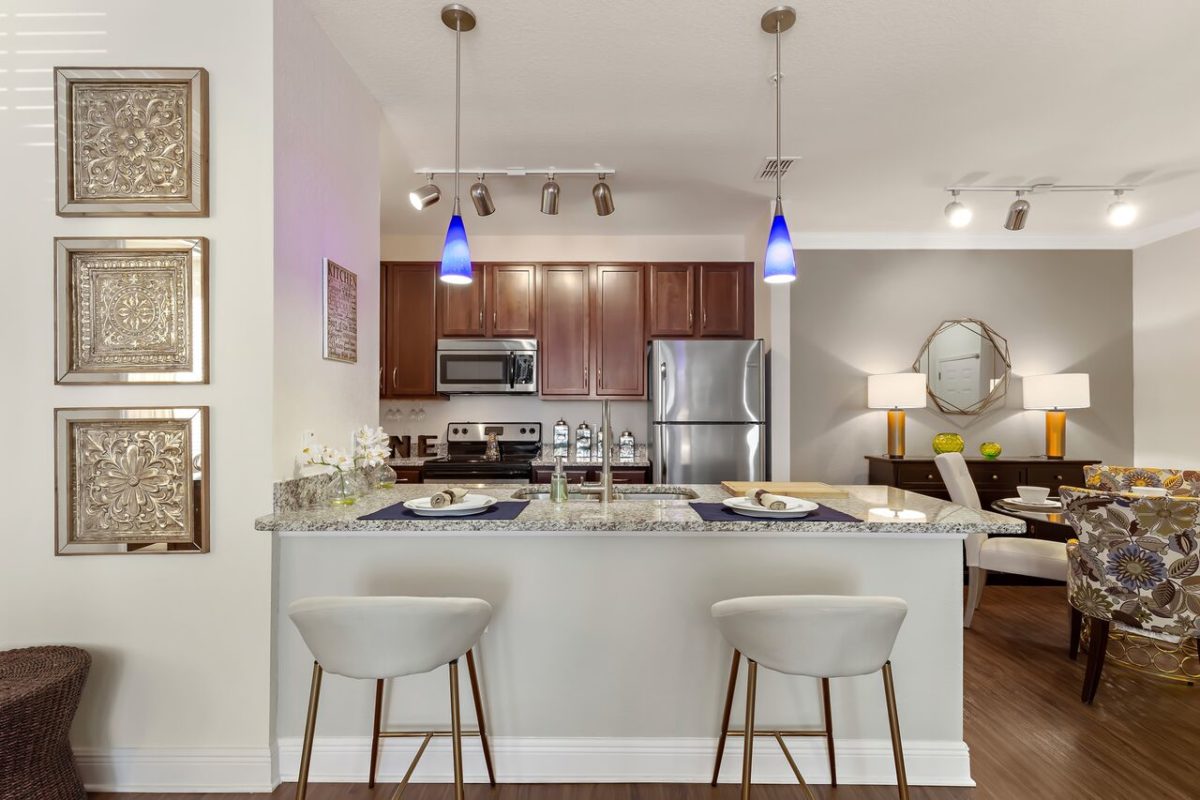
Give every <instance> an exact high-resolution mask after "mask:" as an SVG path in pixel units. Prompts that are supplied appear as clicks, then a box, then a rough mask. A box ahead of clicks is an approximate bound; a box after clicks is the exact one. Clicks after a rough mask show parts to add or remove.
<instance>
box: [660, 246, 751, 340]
mask: <svg viewBox="0 0 1200 800" xmlns="http://www.w3.org/2000/svg"><path fill="white" fill-rule="evenodd" d="M648 280H649V284H650V288H649V296H650V300H649V305H648V309H649V312H648V314H647V316H648V322H647V328H648V334H649V336H650V338H652V339H686V338H691V337H703V338H713V339H751V338H753V337H754V265H753V264H750V263H729V262H719V263H704V264H651V265H650V267H649V276H648Z"/></svg>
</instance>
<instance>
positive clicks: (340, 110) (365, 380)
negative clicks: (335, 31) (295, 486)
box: [274, 0, 381, 478]
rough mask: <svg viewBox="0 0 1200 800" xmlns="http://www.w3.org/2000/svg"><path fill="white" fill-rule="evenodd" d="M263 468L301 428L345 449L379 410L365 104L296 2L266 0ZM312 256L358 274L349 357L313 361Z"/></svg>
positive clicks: (375, 233)
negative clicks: (268, 384) (271, 146)
mask: <svg viewBox="0 0 1200 800" xmlns="http://www.w3.org/2000/svg"><path fill="white" fill-rule="evenodd" d="M274 36H275V309H276V313H275V370H274V375H275V384H274V389H275V404H274V405H275V427H274V434H275V436H274V438H275V469H274V474H275V476H276V477H279V478H285V477H291V476H292V473H293V469H294V464H295V457H296V452H297V451H298V450H299V449H300V442H301V432H302V431H311V432H313V433H315V434H316V436H317V439H318V441H321V442H323V443H325V444H329V445H332V446H336V447H348V446H349V444H350V435H351V431H353V430H354V428H356V427H358V426H359V425H362V424H363V423H366V422H370V423H372V424H373V423H374V422H375V421H376V419H377V418H378V416H379V402H378V399H377V398H378V395H379V391H378V388H377V387H378V370H379V335H378V331H379V136H380V125H381V117H380V113H379V107H378V105H377V104H376V102H375V100H374V98H373V97H371V95H370V94H369V93H368V92H367V90H366V89H365V88H364V87H363V85H362V84H361V83H360V82H359V80H358V78H357V77H356V76H355V74H354V73H353V72H352V71H351V69H350V67H349V66H348V65H347V64H346V62H345V60H344V59H343V58H342V56H341V54H340V53H339V52H338V51H337V50H335V49H334V47H333V45H332V44H331V43H330V41H329V39H328V37H327V36H326V35H325V32H324V31H323V30H322V29H321V28H320V27H319V26H318V25H317V23H316V21H315V20H314V19H313V18H312V16H311V15H310V14H309V13H308V11H307V10H305V9H304V7H303V5H302V4H301V3H299V2H297V1H296V0H277V2H275V31H274ZM322 258H330V259H332V260H333V261H336V262H337V263H338V264H340V265H341V266H343V267H345V268H346V269H348V270H350V271H351V272H354V273H355V274H357V275H358V363H356V364H345V363H342V362H339V361H329V360H326V359H324V358H322V356H321V351H322V336H321V330H322V328H321V314H322V302H323V300H322V292H321V275H322Z"/></svg>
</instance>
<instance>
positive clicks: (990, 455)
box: [979, 442, 1003, 460]
mask: <svg viewBox="0 0 1200 800" xmlns="http://www.w3.org/2000/svg"><path fill="white" fill-rule="evenodd" d="M1002 451H1003V448H1002V447H1000V443H999V442H984V443H983V444H981V445H979V455H981V456H983V457H984V458H986V459H989V460H994V459H997V458H999V457H1000V453H1001V452H1002Z"/></svg>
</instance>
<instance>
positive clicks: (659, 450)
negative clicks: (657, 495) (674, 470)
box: [654, 425, 667, 485]
mask: <svg viewBox="0 0 1200 800" xmlns="http://www.w3.org/2000/svg"><path fill="white" fill-rule="evenodd" d="M664 427H665V426H663V425H655V426H654V454H655V455H656V456H658V483H659V485H662V484H665V483H666V482H667V458H666V456H665V455H664V453H665V452H666V450H665V446H666V443H665V442H664V441H663V429H664Z"/></svg>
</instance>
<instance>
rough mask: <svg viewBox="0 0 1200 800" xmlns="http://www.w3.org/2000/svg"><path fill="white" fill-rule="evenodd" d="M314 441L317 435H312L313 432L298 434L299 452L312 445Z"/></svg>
mask: <svg viewBox="0 0 1200 800" xmlns="http://www.w3.org/2000/svg"><path fill="white" fill-rule="evenodd" d="M316 441H317V434H316V433H314V432H313V431H302V432H301V433H300V449H301V450H303V449H304V448H306V447H308V446H309V445H310V444H313V443H314V442H316Z"/></svg>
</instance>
